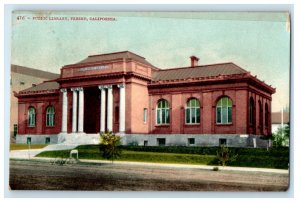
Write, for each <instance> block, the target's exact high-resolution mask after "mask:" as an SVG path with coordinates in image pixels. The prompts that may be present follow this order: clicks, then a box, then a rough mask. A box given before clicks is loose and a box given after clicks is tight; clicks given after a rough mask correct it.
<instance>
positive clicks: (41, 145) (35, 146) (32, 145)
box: [9, 144, 47, 150]
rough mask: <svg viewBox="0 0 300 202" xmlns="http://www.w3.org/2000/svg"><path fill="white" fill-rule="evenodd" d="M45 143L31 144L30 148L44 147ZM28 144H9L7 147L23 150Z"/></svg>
mask: <svg viewBox="0 0 300 202" xmlns="http://www.w3.org/2000/svg"><path fill="white" fill-rule="evenodd" d="M46 146H47V144H31V145H30V149H41V148H44V147H46ZM28 148H29V145H28V144H10V147H9V149H10V150H24V149H28Z"/></svg>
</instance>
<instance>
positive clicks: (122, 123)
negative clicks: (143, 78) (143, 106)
mask: <svg viewBox="0 0 300 202" xmlns="http://www.w3.org/2000/svg"><path fill="white" fill-rule="evenodd" d="M118 87H119V88H120V107H119V109H120V113H119V114H120V116H119V118H120V120H119V132H120V133H125V84H119V85H118Z"/></svg>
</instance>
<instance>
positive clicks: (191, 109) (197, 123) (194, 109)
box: [185, 98, 201, 125]
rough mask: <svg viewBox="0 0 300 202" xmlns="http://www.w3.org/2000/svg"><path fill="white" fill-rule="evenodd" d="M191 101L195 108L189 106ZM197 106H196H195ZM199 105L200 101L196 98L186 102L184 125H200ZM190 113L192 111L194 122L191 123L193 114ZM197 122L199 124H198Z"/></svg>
mask: <svg viewBox="0 0 300 202" xmlns="http://www.w3.org/2000/svg"><path fill="white" fill-rule="evenodd" d="M192 100H195V106H192V103H191V104H190V102H192ZM197 104H198V106H197ZM200 109H201V104H200V101H199V100H198V99H197V98H190V99H188V101H187V102H186V105H185V124H186V125H199V124H200V123H201V110H200ZM188 111H189V113H188ZM192 111H194V113H195V114H194V115H195V117H194V120H195V122H194V123H193V113H192ZM197 112H198V113H199V120H198V118H197ZM188 114H189V118H190V120H189V121H190V122H188V121H187V118H188ZM198 121H199V122H198Z"/></svg>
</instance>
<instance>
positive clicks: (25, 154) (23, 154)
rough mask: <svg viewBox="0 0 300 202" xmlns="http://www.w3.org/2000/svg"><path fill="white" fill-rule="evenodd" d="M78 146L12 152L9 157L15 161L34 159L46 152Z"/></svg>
mask: <svg viewBox="0 0 300 202" xmlns="http://www.w3.org/2000/svg"><path fill="white" fill-rule="evenodd" d="M77 146H78V145H77V144H53V145H48V146H46V147H44V148H42V149H24V150H12V151H10V152H9V157H10V158H15V159H32V158H33V157H34V156H36V155H37V154H39V153H41V152H44V151H55V150H69V149H74V148H75V147H77Z"/></svg>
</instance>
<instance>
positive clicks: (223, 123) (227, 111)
mask: <svg viewBox="0 0 300 202" xmlns="http://www.w3.org/2000/svg"><path fill="white" fill-rule="evenodd" d="M223 99H226V100H227V104H226V105H225V106H223ZM229 101H231V106H230V105H229ZM219 103H221V105H219ZM232 106H233V102H232V99H230V97H228V96H223V97H221V98H219V99H218V101H217V105H216V124H217V125H231V124H232ZM218 109H220V111H221V112H220V119H221V122H218ZM224 109H225V110H226V113H227V117H226V118H227V122H225V120H223V110H224ZM229 109H230V110H231V117H230V119H231V121H230V122H229V111H230V110H229Z"/></svg>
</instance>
